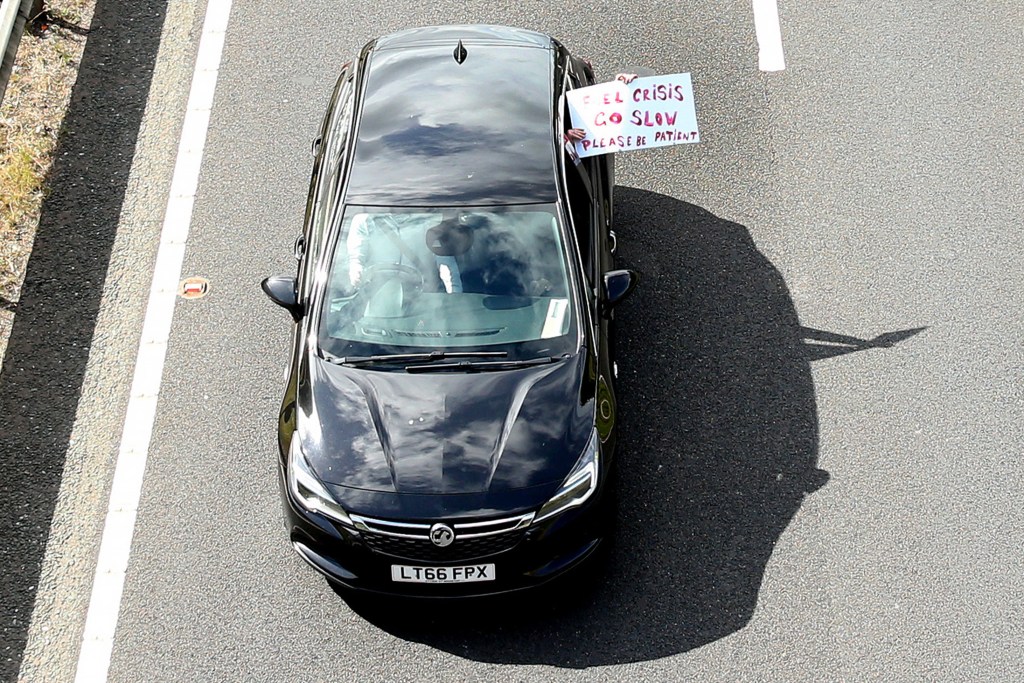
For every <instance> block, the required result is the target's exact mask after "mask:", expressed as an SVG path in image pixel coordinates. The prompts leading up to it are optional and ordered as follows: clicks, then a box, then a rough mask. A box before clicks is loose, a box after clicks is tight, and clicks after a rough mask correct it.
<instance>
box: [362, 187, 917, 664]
mask: <svg viewBox="0 0 1024 683" xmlns="http://www.w3.org/2000/svg"><path fill="white" fill-rule="evenodd" d="M616 193H617V200H616V211H617V216H616V229H617V231H618V233H619V234H618V237H619V244H620V245H621V246H620V253H619V258H620V261H621V262H622V264H623V265H625V266H627V267H630V268H634V269H636V270H638V271H640V272H641V273H642V279H641V285H640V287H639V288H638V289H637V291H636V293H635V294H634V295H633V297H632V298H631V299H630V300H629V301H628V302H626V303H625V304H623V306H622V307H621V309H619V311H618V313H617V316H618V318H617V322H618V356H619V364H620V369H621V370H620V377H619V381H618V389H617V393H618V400H619V408H620V409H619V411H618V414H619V416H620V424H619V429H620V432H619V452H618V455H617V457H618V469H619V471H618V475H619V490H618V496H619V505H618V517H617V529H616V535H615V541H614V544H613V545H612V547H611V548H610V551H609V552H608V553H607V556H606V557H605V559H604V562H603V564H601V565H600V566H597V567H594V568H592V569H591V571H589V572H588V573H587V574H585V575H584V577H583V580H577V581H573V580H568V581H564V582H561V584H560V585H558V586H554V587H552V588H551V590H547V591H542V592H540V593H537V594H535V595H522V596H516V597H514V598H503V599H492V600H487V601H476V602H467V603H457V604H449V603H427V604H419V603H412V604H409V603H401V602H394V601H387V602H382V601H379V600H373V601H370V600H358V601H356V600H354V599H350V604H351V605H352V606H353V607H354V608H355V609H356V610H357V611H358V612H359V613H360V614H361V615H362V616H364V617H365V618H367V619H368V620H370V621H371V622H373V623H375V624H377V625H378V626H380V627H381V628H383V629H385V630H387V631H388V632H390V633H392V634H394V635H396V636H399V637H401V638H404V639H408V640H412V641H418V642H422V643H425V644H428V645H430V646H432V647H436V648H439V649H441V650H445V651H448V652H451V653H453V654H456V655H459V656H462V657H466V658H469V659H473V660H480V661H486V662H495V663H515V664H547V665H552V666H559V667H573V668H582V667H591V666H601V665H608V664H620V663H625V662H636V661H646V660H651V659H657V658H661V657H666V656H669V655H674V654H678V653H681V652H685V651H688V650H691V649H694V648H697V647H700V646H702V645H704V644H706V643H709V642H712V641H714V640H717V639H719V638H722V637H725V636H727V635H729V634H731V633H734V632H736V631H737V630H739V629H741V628H743V627H744V626H745V625H746V624H747V622H748V621H749V620H750V618H751V615H752V614H753V612H754V608H755V606H756V604H757V599H758V592H759V590H760V587H761V583H762V578H763V575H764V571H765V566H766V565H767V563H768V560H769V558H770V557H771V554H772V550H773V548H774V547H775V544H776V542H777V541H778V539H779V536H780V535H781V534H782V532H783V531H784V530H785V528H786V526H787V525H788V524H789V522H790V520H792V519H793V516H794V515H795V514H796V512H797V510H798V509H799V508H800V506H801V504H802V502H803V500H804V499H805V497H806V496H808V495H809V494H811V493H813V492H814V491H816V490H818V489H819V488H821V487H822V486H823V485H825V483H826V482H827V481H828V473H827V472H825V471H823V470H821V469H818V466H817V465H818V416H817V410H816V405H815V394H814V384H813V381H812V377H811V365H810V364H811V361H812V360H817V359H821V358H827V357H829V356H834V355H839V354H842V353H850V352H853V351H857V350H862V349H868V348H879V347H884V346H891V345H892V344H894V343H896V342H898V341H900V340H902V339H904V338H906V337H908V336H911V335H912V334H915V333H916V332H918V331H920V330H908V331H906V332H900V333H890V335H888V336H886V335H882V336H881V337H879V338H876V339H875V340H862V339H859V338H856V337H851V336H848V335H839V334H832V333H828V332H824V331H820V330H814V329H811V328H806V327H802V326H801V325H800V321H799V319H798V317H797V312H796V308H795V306H794V304H793V301H792V299H791V297H790V294H789V290H788V289H787V287H786V283H785V281H784V280H783V278H782V275H781V274H780V273H779V271H778V270H777V269H776V268H775V267H774V266H773V265H772V263H771V262H770V261H769V260H768V259H767V258H766V257H765V256H764V255H763V254H762V253H761V252H760V251H759V250H758V249H757V246H756V245H755V244H754V241H753V240H752V239H751V236H750V233H749V232H748V231H747V229H746V228H745V227H743V226H742V225H738V224H736V223H733V222H730V221H727V220H723V219H720V218H718V217H716V216H714V215H712V214H711V213H709V212H707V211H705V210H703V209H701V208H699V207H697V206H694V205H692V204H687V203H686V202H682V201H680V200H677V199H674V198H672V197H668V196H664V195H660V194H655V193H653V192H647V191H644V190H638V189H633V188H626V187H620V188H616ZM805 339H808V340H811V343H805V341H804V340H805Z"/></svg>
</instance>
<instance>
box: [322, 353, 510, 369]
mask: <svg viewBox="0 0 1024 683" xmlns="http://www.w3.org/2000/svg"><path fill="white" fill-rule="evenodd" d="M507 355H508V352H507V351H429V352H427V353H386V354H381V355H378V356H343V357H341V358H339V357H337V356H332V355H330V354H328V353H325V354H323V358H324V360H325V361H327V362H328V363H334V364H336V365H348V366H350V367H355V366H359V365H371V364H373V363H411V362H430V361H435V360H444V359H446V358H504V357H505V356H507Z"/></svg>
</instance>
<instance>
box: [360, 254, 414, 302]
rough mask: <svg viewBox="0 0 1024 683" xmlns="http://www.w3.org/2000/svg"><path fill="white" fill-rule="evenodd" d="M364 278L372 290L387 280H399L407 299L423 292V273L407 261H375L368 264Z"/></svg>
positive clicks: (366, 284)
mask: <svg viewBox="0 0 1024 683" xmlns="http://www.w3.org/2000/svg"><path fill="white" fill-rule="evenodd" d="M362 280H363V282H364V283H365V286H368V287H369V291H371V292H374V291H376V290H377V289H379V288H380V287H381V286H382V285H384V284H385V283H387V282H390V281H392V280H398V281H399V282H401V284H402V295H403V296H404V297H405V298H406V299H414V298H416V297H418V296H419V295H420V294H422V293H423V273H421V272H420V271H419V269H418V268H414V267H413V266H410V265H407V264H405V263H374V264H372V265H369V266H366V268H364V269H363V276H362Z"/></svg>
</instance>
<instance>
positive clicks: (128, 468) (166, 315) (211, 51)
mask: <svg viewBox="0 0 1024 683" xmlns="http://www.w3.org/2000/svg"><path fill="white" fill-rule="evenodd" d="M230 14H231V0H209V3H208V5H207V7H206V17H205V19H204V21H203V32H202V35H201V37H200V39H199V53H198V55H197V56H196V66H195V71H194V72H193V74H192V86H191V89H190V90H189V97H188V105H187V109H186V112H185V120H184V123H183V125H182V130H181V141H180V142H179V144H178V156H177V159H176V161H175V165H174V175H173V179H172V180H171V190H170V195H169V197H168V199H167V211H166V213H165V214H164V222H163V228H162V231H161V236H160V247H159V250H158V251H157V257H156V268H155V269H154V272H153V284H152V287H151V288H150V292H149V302H148V304H147V307H146V318H145V322H144V323H143V326H142V339H141V341H140V342H139V352H138V356H137V357H136V361H135V376H134V378H133V380H132V389H131V397H130V399H129V401H128V410H127V412H126V414H125V419H124V427H123V430H122V435H121V445H120V449H119V451H118V456H117V465H116V467H115V469H114V481H113V485H112V486H111V490H110V503H109V505H108V507H107V519H106V522H105V524H104V527H103V539H102V541H101V542H100V553H99V558H98V560H97V563H96V575H95V578H94V579H93V586H92V596H91V598H90V600H89V611H88V613H87V615H86V621H85V632H84V633H83V634H82V648H81V651H80V653H79V656H78V668H77V671H76V674H75V681H76V683H98V682H100V681H105V680H106V679H107V671H108V669H109V668H110V657H111V654H112V651H113V647H114V634H115V632H116V630H117V618H118V613H119V612H120V608H121V594H122V592H123V590H124V578H125V572H126V571H127V569H128V556H129V553H130V552H131V545H132V534H133V533H134V530H135V515H136V511H137V510H138V504H139V497H140V495H141V493H142V478H143V474H144V473H145V470H146V457H147V455H148V453H149V442H150V437H151V435H152V432H153V421H154V419H155V417H156V406H157V396H158V395H159V393H160V380H161V377H162V375H163V366H164V358H165V357H166V355H167V338H168V336H169V335H170V331H171V318H172V316H173V315H174V302H175V293H176V290H177V285H178V280H179V279H180V277H181V264H182V261H183V260H184V257H185V241H186V239H187V238H188V233H189V228H190V227H191V220H192V205H193V203H194V202H195V194H196V187H197V186H198V184H199V168H200V165H201V163H202V159H203V148H204V147H205V145H206V132H207V129H208V127H209V123H210V109H211V107H212V106H213V94H214V90H215V89H216V86H217V74H218V70H219V69H220V58H221V52H222V50H223V47H224V37H225V34H226V31H227V26H228V17H229V15H230Z"/></svg>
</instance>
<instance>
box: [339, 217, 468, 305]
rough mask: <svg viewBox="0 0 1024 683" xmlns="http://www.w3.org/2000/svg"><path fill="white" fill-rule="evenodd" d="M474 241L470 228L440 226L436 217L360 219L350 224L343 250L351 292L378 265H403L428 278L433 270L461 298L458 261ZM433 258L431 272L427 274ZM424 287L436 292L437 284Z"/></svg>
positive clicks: (446, 288)
mask: <svg viewBox="0 0 1024 683" xmlns="http://www.w3.org/2000/svg"><path fill="white" fill-rule="evenodd" d="M472 241H473V231H472V230H471V229H470V228H469V227H468V226H466V225H462V224H461V223H460V222H459V220H457V219H443V220H442V218H441V216H440V215H438V214H423V213H398V214H389V213H377V214H366V213H364V214H359V215H357V216H356V217H355V218H353V220H352V225H351V226H350V227H349V233H348V238H347V240H346V244H345V246H346V251H347V254H348V278H349V282H350V284H351V285H352V286H353V287H359V286H360V285H361V284H364V283H363V278H364V271H366V269H367V268H371V267H372V266H374V265H377V264H392V265H398V266H403V265H404V266H407V267H410V268H412V269H415V270H416V271H419V272H423V273H424V275H425V276H426V274H427V273H428V272H430V271H431V270H432V271H433V272H434V273H435V274H436V275H437V280H439V285H440V287H443V289H444V291H445V292H447V293H448V294H453V293H457V292H461V291H462V277H461V274H460V270H459V264H458V261H457V260H456V258H455V257H456V255H458V254H462V253H465V252H466V251H467V250H468V249H469V247H470V246H471V245H472ZM424 245H425V246H426V247H427V249H429V251H430V253H429V254H428V253H427V251H426V250H424V249H423V246H424ZM431 257H432V260H433V268H429V267H428V268H424V265H425V262H426V261H428V260H431ZM424 285H426V286H427V287H431V286H432V285H433V286H435V287H436V286H437V285H438V283H435V282H424ZM440 287H438V289H440Z"/></svg>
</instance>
